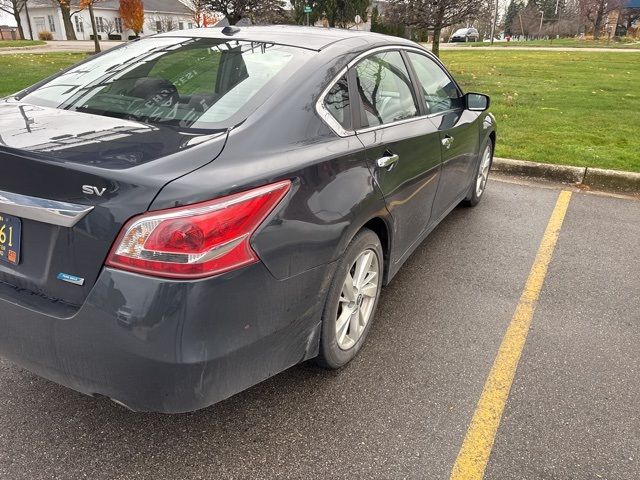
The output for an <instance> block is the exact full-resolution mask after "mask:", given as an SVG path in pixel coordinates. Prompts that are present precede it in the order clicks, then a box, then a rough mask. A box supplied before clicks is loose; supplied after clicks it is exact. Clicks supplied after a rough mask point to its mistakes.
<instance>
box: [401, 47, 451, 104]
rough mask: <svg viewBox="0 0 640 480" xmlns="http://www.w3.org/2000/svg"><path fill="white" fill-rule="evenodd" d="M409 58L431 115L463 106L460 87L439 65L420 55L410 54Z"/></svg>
mask: <svg viewBox="0 0 640 480" xmlns="http://www.w3.org/2000/svg"><path fill="white" fill-rule="evenodd" d="M408 56H409V60H410V61H411V64H412V65H413V69H414V70H415V72H416V75H417V77H418V81H419V83H420V85H419V90H420V92H421V93H422V96H423V98H424V101H425V103H426V106H427V111H428V112H429V113H430V114H434V113H440V112H445V111H447V110H452V109H456V108H459V107H460V106H461V104H462V102H461V101H460V92H459V91H458V87H457V86H456V84H455V83H454V82H453V80H451V78H450V77H449V76H448V75H447V74H446V73H445V72H444V70H442V68H440V66H439V65H438V64H436V63H435V62H434V61H433V60H431V59H430V58H428V57H426V56H425V55H421V54H419V53H414V52H408Z"/></svg>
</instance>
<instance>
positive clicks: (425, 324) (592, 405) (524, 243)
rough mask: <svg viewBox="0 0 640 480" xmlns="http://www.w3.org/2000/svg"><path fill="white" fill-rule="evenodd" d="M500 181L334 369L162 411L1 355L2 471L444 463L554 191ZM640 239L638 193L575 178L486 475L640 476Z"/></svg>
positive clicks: (270, 471)
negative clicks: (83, 390)
mask: <svg viewBox="0 0 640 480" xmlns="http://www.w3.org/2000/svg"><path fill="white" fill-rule="evenodd" d="M504 180H505V179H503V180H502V181H498V180H495V179H494V181H492V183H491V184H490V188H489V190H488V191H487V194H486V198H485V199H484V200H483V202H482V203H481V204H480V205H479V206H478V207H477V208H476V209H462V208H460V209H456V210H455V211H454V212H453V213H452V214H451V215H450V217H449V218H448V219H446V220H445V221H444V222H443V224H442V225H440V226H439V227H438V228H437V229H436V230H435V231H434V232H433V234H432V235H431V236H430V238H429V239H427V241H426V242H425V243H424V244H423V245H422V246H421V247H420V248H419V249H418V250H417V251H416V252H415V253H414V255H413V256H412V257H411V259H410V260H409V261H408V263H407V264H406V265H405V267H404V269H403V270H402V271H401V273H400V274H399V276H398V277H396V279H394V281H393V282H392V284H391V285H389V286H388V287H387V288H386V289H385V290H384V292H383V296H382V299H381V302H380V310H379V312H378V316H377V319H376V323H375V324H374V326H373V328H372V330H371V335H370V337H369V339H368V344H367V346H366V347H365V348H364V349H363V351H362V352H361V355H360V356H359V357H358V358H357V359H356V360H355V361H354V362H353V363H352V364H351V365H350V366H348V367H347V368H345V369H344V370H342V371H340V372H327V371H324V370H320V369H317V368H315V367H313V366H309V365H301V366H298V367H295V368H292V369H290V370H288V371H287V372H284V373H282V374H280V375H278V376H276V377H274V378H272V379H270V380H268V381H266V382H264V383H262V384H260V385H258V386H256V387H254V388H252V389H250V390H248V391H246V392H244V393H241V394H238V395H236V396H235V397H232V398H230V399H228V400H227V401H224V402H222V403H220V404H218V405H216V406H214V407H211V408H208V409H206V410H204V411H200V412H196V413H193V414H188V415H180V416H162V415H150V414H133V413H130V412H128V411H126V410H124V409H123V408H121V407H119V406H117V405H115V404H112V403H110V402H109V401H107V400H105V399H92V398H88V397H84V396H82V395H80V394H77V393H74V392H72V391H69V390H66V389H64V388H63V387H59V386H57V385H54V384H52V383H49V382H48V381H46V380H42V379H40V378H38V377H35V376H34V375H32V374H30V373H28V372H26V371H23V370H21V369H19V368H17V367H14V366H12V365H10V364H9V363H7V362H3V361H0V478H3V479H5V478H6V479H12V480H18V479H30V480H35V479H45V478H46V479H50V478H60V479H77V478H92V479H103V478H104V479H107V478H108V479H118V478H121V479H138V478H140V479H143V478H144V479H146V478H149V479H154V480H160V479H177V478H180V479H182V478H185V479H186V478H189V479H191V478H193V479H200V478H202V479H205V478H206V479H219V478H225V479H226V478H237V479H244V478H294V479H299V478H304V479H315V478H319V479H324V478H351V479H353V478H373V477H375V478H392V479H395V478H416V479H417V478H427V479H446V478H448V476H449V473H450V472H451V469H452V465H453V464H454V462H455V460H456V456H457V454H458V451H459V449H460V446H461V444H462V441H463V438H464V437H465V432H466V431H467V428H468V426H469V422H470V420H471V417H472V415H473V412H474V410H475V408H476V404H477V402H478V399H479V397H480V394H481V391H482V389H483V385H484V383H485V379H486V378H487V375H488V373H489V371H490V368H491V366H492V364H493V362H494V358H495V356H496V352H497V350H498V347H499V345H500V343H501V341H502V338H503V335H504V332H505V329H506V327H507V325H508V324H509V322H510V321H511V318H512V316H513V314H514V310H515V308H516V305H517V303H518V300H519V297H520V294H521V292H522V290H523V286H524V282H525V280H526V278H527V276H528V274H529V270H530V269H531V266H532V263H533V261H534V257H535V255H536V251H537V250H538V246H539V245H540V241H541V238H542V236H543V232H544V231H545V228H546V226H547V222H548V221H549V217H550V215H551V212H552V210H553V209H554V205H555V203H556V200H557V198H558V195H559V190H558V189H556V188H553V187H549V186H546V185H544V186H543V185H537V184H534V185H521V184H517V183H515V184H514V183H510V182H507V181H504ZM638 251H640V201H639V200H634V199H623V198H612V197H607V196H596V195H592V194H586V193H580V192H575V193H573V195H572V197H571V200H570V203H569V206H568V211H567V214H566V217H565V220H564V225H563V227H562V230H561V231H560V235H559V239H558V243H557V246H556V250H555V253H554V255H553V258H552V261H551V264H550V267H549V272H548V275H547V278H546V282H545V284H544V287H543V289H542V293H541V297H540V301H539V304H538V308H537V310H536V311H535V315H534V317H533V322H532V326H531V330H530V333H529V337H528V339H527V342H526V344H525V347H524V351H523V353H522V357H521V359H520V364H519V367H518V371H517V374H516V377H515V382H514V384H513V388H512V390H511V394H510V397H509V399H508V401H507V404H506V410H505V413H504V416H503V420H502V423H501V425H500V427H499V429H498V432H497V436H496V440H495V444H494V448H493V451H492V453H491V456H490V459H489V463H488V466H487V470H486V478H492V479H493V478H495V479H510V480H511V479H520V478H535V479H539V478H544V479H551V478H553V479H574V478H580V479H597V478H604V479H631V478H639V476H640V458H639V456H640V455H639V453H638V452H639V451H640V417H639V415H638V411H639V410H640V400H639V399H640V349H639V348H638V345H640V276H639V275H638V272H639V271H640V256H639V255H638Z"/></svg>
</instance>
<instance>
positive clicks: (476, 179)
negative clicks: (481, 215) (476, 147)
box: [462, 138, 493, 207]
mask: <svg viewBox="0 0 640 480" xmlns="http://www.w3.org/2000/svg"><path fill="white" fill-rule="evenodd" d="M480 152H481V153H480V160H479V161H478V167H477V168H476V171H475V175H474V176H473V181H472V182H471V185H470V186H469V193H468V194H467V197H466V198H465V199H464V200H463V201H462V204H463V205H465V206H467V207H475V206H476V205H477V204H478V203H480V200H481V199H482V197H483V194H484V191H485V190H486V188H487V180H488V178H489V171H490V170H491V165H492V164H493V141H492V140H491V139H490V138H489V139H487V141H486V142H485V143H484V145H483V147H482V150H480Z"/></svg>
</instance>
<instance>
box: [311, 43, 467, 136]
mask: <svg viewBox="0 0 640 480" xmlns="http://www.w3.org/2000/svg"><path fill="white" fill-rule="evenodd" d="M386 50H398V51H399V50H405V51H414V52H418V53H421V54H425V53H426V55H427V56H428V57H429V58H431V57H432V55H431V54H430V53H429V51H427V50H424V49H422V48H418V47H412V46H410V45H385V46H384V47H376V48H372V49H371V50H367V51H366V52H363V53H361V54H360V55H358V56H357V57H356V58H354V59H353V60H351V61H350V62H349V63H348V64H347V66H346V67H344V68H343V69H342V70H340V72H339V73H338V74H337V75H336V76H335V77H334V79H333V80H331V82H330V83H329V86H328V87H327V88H325V89H324V90H323V91H322V94H321V95H320V98H319V99H318V101H317V102H316V112H318V115H320V118H322V120H324V122H325V123H326V124H327V125H328V126H329V128H331V130H333V131H334V132H335V133H336V135H338V136H340V137H349V136H352V135H355V134H356V133H366V132H372V131H374V130H380V129H382V128H387V127H392V126H394V125H401V124H403V123H408V122H413V121H416V120H420V119H423V118H434V117H439V116H441V115H443V114H445V113H448V112H451V111H453V110H455V109H451V110H446V111H442V112H437V113H430V114H428V115H419V116H416V117H411V118H404V119H402V120H398V121H395V122H391V123H385V124H383V125H375V126H373V127H367V128H361V129H359V130H355V131H354V130H346V129H345V128H344V127H343V126H342V125H340V123H338V121H337V120H336V119H335V118H334V117H333V115H331V113H330V112H329V110H327V108H326V107H325V106H324V99H325V97H326V96H327V94H328V93H329V90H331V89H332V88H333V86H334V85H335V84H336V83H337V82H338V81H339V80H340V79H341V78H342V76H343V75H344V74H345V73H347V70H348V69H349V68H351V67H352V66H353V65H355V64H356V63H358V62H359V61H360V60H362V59H363V58H365V57H367V56H369V55H371V54H374V53H377V52H384V51H386ZM432 60H433V58H432ZM436 63H437V61H436Z"/></svg>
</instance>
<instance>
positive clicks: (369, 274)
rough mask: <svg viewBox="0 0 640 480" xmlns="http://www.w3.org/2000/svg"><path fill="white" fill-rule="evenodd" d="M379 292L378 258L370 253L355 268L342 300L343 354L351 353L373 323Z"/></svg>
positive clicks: (339, 329) (339, 337)
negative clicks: (368, 326)
mask: <svg viewBox="0 0 640 480" xmlns="http://www.w3.org/2000/svg"><path fill="white" fill-rule="evenodd" d="M379 288H380V262H379V260H378V255H377V254H376V252H375V251H374V250H372V249H367V250H365V251H363V252H362V253H361V254H360V255H359V256H358V258H356V260H355V262H354V263H353V264H352V265H351V268H350V269H349V272H348V273H347V277H346V278H345V280H344V283H343V285H342V292H341V293H340V299H339V300H338V301H339V304H338V312H337V315H336V341H337V342H338V347H340V348H341V349H342V350H349V349H350V348H352V347H353V346H354V345H355V344H356V343H358V340H359V339H360V337H361V336H362V334H363V332H364V330H365V328H366V326H367V324H368V323H369V320H370V319H371V315H372V313H373V308H374V306H375V303H376V298H377V295H378V289H379Z"/></svg>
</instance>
